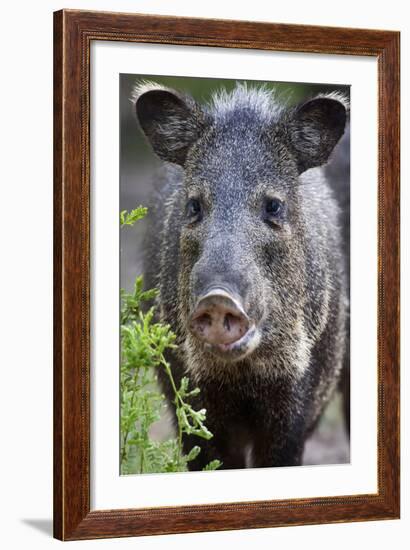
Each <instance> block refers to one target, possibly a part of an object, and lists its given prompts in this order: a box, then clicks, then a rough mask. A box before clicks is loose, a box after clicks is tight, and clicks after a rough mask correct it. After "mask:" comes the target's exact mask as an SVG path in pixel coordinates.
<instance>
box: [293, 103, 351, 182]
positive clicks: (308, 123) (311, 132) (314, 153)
mask: <svg viewBox="0 0 410 550" xmlns="http://www.w3.org/2000/svg"><path fill="white" fill-rule="evenodd" d="M347 108H348V103H347V101H345V100H344V98H342V97H339V96H334V97H332V96H331V95H330V96H318V97H316V98H314V99H311V100H309V101H307V102H306V103H302V104H301V105H299V106H298V107H296V109H295V110H294V111H293V113H292V115H291V119H290V120H289V121H288V124H289V126H288V127H289V134H288V136H289V139H290V147H291V149H292V150H293V152H294V154H295V156H296V160H297V165H298V170H299V173H300V174H301V173H302V172H304V171H305V170H307V169H308V168H313V167H315V166H320V165H322V164H324V163H325V162H326V161H327V160H328V158H329V155H330V153H331V152H332V151H333V148H334V147H335V145H336V143H337V142H338V141H339V139H340V138H341V137H342V135H343V132H344V129H345V124H346V118H347Z"/></svg>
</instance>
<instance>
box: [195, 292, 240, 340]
mask: <svg viewBox="0 0 410 550" xmlns="http://www.w3.org/2000/svg"><path fill="white" fill-rule="evenodd" d="M189 325H190V329H191V331H192V332H193V334H195V336H197V337H198V338H199V339H201V340H203V341H205V342H207V343H209V344H213V345H221V344H222V345H223V344H233V343H234V342H236V341H237V340H239V339H240V338H242V336H244V334H246V332H247V331H248V329H249V319H248V317H247V315H246V314H245V312H244V311H243V310H242V308H241V306H240V304H239V303H238V302H237V301H236V300H235V299H234V298H233V297H231V296H230V295H229V294H228V293H227V292H225V291H219V290H214V291H212V292H210V293H208V294H207V295H206V296H204V297H203V298H202V299H201V300H199V302H198V304H197V306H196V308H195V311H194V312H193V314H192V315H191V319H190V324H189Z"/></svg>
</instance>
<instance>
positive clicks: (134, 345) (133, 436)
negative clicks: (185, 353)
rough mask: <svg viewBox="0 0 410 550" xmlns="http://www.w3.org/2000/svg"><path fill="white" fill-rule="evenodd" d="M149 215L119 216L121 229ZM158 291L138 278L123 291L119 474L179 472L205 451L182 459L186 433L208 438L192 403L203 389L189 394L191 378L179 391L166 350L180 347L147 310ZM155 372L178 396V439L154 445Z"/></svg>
mask: <svg viewBox="0 0 410 550" xmlns="http://www.w3.org/2000/svg"><path fill="white" fill-rule="evenodd" d="M146 213H147V209H146V208H144V207H141V206H140V207H138V208H136V209H134V210H132V211H131V212H127V211H126V210H123V211H122V212H121V214H120V223H121V227H123V226H125V225H129V226H132V225H133V224H134V223H135V222H136V221H138V220H140V219H141V218H143V217H144V216H145V215H146ZM157 293H158V292H157V290H156V289H151V290H148V291H146V290H143V278H142V276H139V277H137V278H136V281H135V285H134V289H133V292H132V293H127V292H125V291H124V290H123V289H122V290H121V375H120V390H121V473H122V474H133V473H150V472H180V471H185V470H187V469H188V467H187V464H188V462H190V461H191V460H194V459H195V458H196V457H197V456H198V454H199V453H200V452H201V449H200V447H199V446H197V445H196V446H194V447H193V448H192V449H190V451H189V452H188V454H184V452H183V446H182V438H183V434H184V433H185V434H190V435H196V436H198V437H200V438H204V439H210V438H212V437H213V436H212V433H211V432H210V431H209V430H208V428H207V427H206V426H205V420H206V411H205V409H201V410H199V411H196V410H195V409H194V408H193V407H192V406H191V404H190V402H189V401H190V398H191V397H193V396H195V395H198V393H199V392H200V389H199V388H193V389H189V379H188V377H183V378H182V380H181V382H180V385H179V387H177V385H176V382H175V380H174V377H173V374H172V369H171V365H170V363H169V362H168V361H167V360H166V357H165V354H166V350H168V349H173V348H176V344H175V334H174V333H173V332H172V330H171V328H170V326H169V325H166V324H163V323H157V322H155V320H154V314H155V308H154V307H151V308H150V309H149V310H148V311H147V312H144V311H143V307H142V306H143V303H144V302H146V301H149V300H152V299H153V298H155V296H156V295H157ZM157 369H163V370H164V372H165V373H166V376H167V377H168V379H169V382H170V385H171V387H172V390H173V392H174V400H173V401H174V405H175V411H176V417H177V423H178V425H177V435H176V437H170V438H168V439H166V440H165V441H156V440H154V439H153V438H152V437H151V435H150V430H151V428H152V426H153V424H154V423H155V422H158V421H159V420H160V419H161V418H162V416H163V415H164V414H166V410H167V403H166V399H165V396H164V395H163V394H162V393H161V391H160V389H159V386H158V382H157ZM220 465H221V462H220V461H219V460H213V461H211V462H210V463H209V464H207V466H206V467H205V468H204V470H215V469H217V468H219V466H220Z"/></svg>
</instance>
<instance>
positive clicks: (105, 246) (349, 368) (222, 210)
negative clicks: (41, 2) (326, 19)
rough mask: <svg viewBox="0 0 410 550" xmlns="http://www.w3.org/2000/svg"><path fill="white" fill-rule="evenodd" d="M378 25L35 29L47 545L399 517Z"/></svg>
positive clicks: (389, 66)
mask: <svg viewBox="0 0 410 550" xmlns="http://www.w3.org/2000/svg"><path fill="white" fill-rule="evenodd" d="M399 42H400V35H399V33H398V32H392V31H376V30H363V29H347V28H327V27H311V26H303V25H283V24H274V23H253V22H246V21H224V20H203V19H188V18H175V17H162V16H148V15H138V14H120V13H106V12H85V11H75V10H63V11H59V12H56V13H55V14H54V45H55V46H54V135H55V139H54V161H55V162H54V197H55V198H54V230H55V234H54V236H55V239H54V242H55V246H54V319H55V321H54V535H55V537H56V538H59V539H62V540H78V539H92V538H104V537H123V536H136V535H149V534H161V533H162V534H165V533H183V532H195V531H207V530H228V529H249V528H257V527H274V526H284V525H303V524H312V523H332V522H343V521H344V522H350V521H365V520H378V519H394V518H398V517H399V513H400V512H399V510H400V477H399V475H400V474H399V463H400V458H399V395H400V392H399V360H400V353H399V290H400V289H399V284H400V281H399V228H400V223H399V220H400V217H399V212H400V210H399V150H400V139H399Z"/></svg>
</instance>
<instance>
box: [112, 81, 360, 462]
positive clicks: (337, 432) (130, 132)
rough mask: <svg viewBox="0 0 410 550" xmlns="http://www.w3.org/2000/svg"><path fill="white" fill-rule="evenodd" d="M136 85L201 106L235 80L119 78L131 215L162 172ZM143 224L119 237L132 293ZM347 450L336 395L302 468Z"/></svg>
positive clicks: (125, 195)
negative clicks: (138, 106)
mask: <svg viewBox="0 0 410 550" xmlns="http://www.w3.org/2000/svg"><path fill="white" fill-rule="evenodd" d="M140 80H151V81H154V82H157V83H160V84H164V85H166V86H168V87H171V88H177V89H180V90H183V91H184V92H186V93H189V94H191V95H192V96H193V97H194V98H195V99H196V101H197V102H199V103H206V102H208V101H209V100H210V98H211V96H212V94H213V93H214V92H215V91H217V90H220V89H225V90H227V91H229V90H232V89H233V88H234V87H235V85H236V83H237V82H245V81H237V80H228V79H211V78H186V77H175V76H153V75H135V74H121V75H120V83H119V85H120V105H119V108H120V208H121V210H131V209H132V208H135V207H136V206H138V205H140V204H141V205H145V204H146V203H147V198H148V197H149V194H150V190H151V188H152V183H153V181H154V179H155V177H156V175H157V174H158V173H159V171H160V170H161V165H162V162H161V161H160V160H159V159H158V158H157V157H156V156H155V155H154V153H153V152H152V150H151V148H150V146H149V145H148V143H147V141H146V140H145V137H144V135H143V133H142V132H141V130H140V128H139V127H138V123H137V119H136V116H135V113H134V110H133V105H132V103H131V101H130V98H131V96H132V91H133V88H134V86H135V85H136V83H137V82H138V81H140ZM246 82H247V84H248V86H258V85H262V84H263V85H264V86H266V87H268V88H271V89H272V90H275V95H276V97H277V98H278V99H279V101H283V102H284V103H287V104H288V105H294V104H297V103H299V102H300V101H303V100H305V99H307V98H309V97H312V96H314V95H316V94H318V93H326V92H335V91H338V92H342V93H343V94H345V95H346V96H347V97H349V95H350V87H349V86H334V85H328V84H304V83H288V82H266V81H263V82H261V81H249V80H247V81H246ZM143 234H144V220H142V221H141V222H138V223H137V224H136V225H135V226H134V227H129V228H127V229H126V231H122V232H121V260H120V263H121V265H120V281H121V287H122V288H125V289H126V290H128V291H129V290H131V288H132V286H133V284H134V281H135V277H136V276H137V275H139V274H140V273H142V238H143ZM171 430H172V428H171V425H170V422H169V419H163V420H162V421H160V422H159V423H157V425H154V427H153V433H152V434H151V435H152V437H153V438H154V439H155V438H156V439H164V438H166V437H168V436H169V434H170V431H171ZM349 460H350V447H349V443H348V439H347V437H346V434H345V429H344V424H343V418H342V413H341V399H340V395H339V394H336V395H335V397H334V399H333V400H332V402H331V403H330V404H329V406H328V408H327V410H326V412H325V414H324V415H323V417H322V419H321V421H320V423H319V425H318V428H317V429H316V431H315V433H314V434H313V435H312V437H311V438H310V439H309V440H308V442H307V444H306V448H305V455H304V464H341V463H346V462H349Z"/></svg>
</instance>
